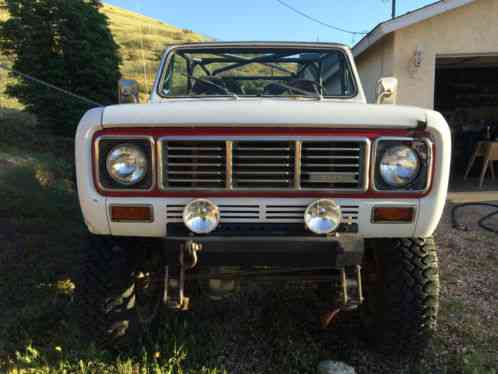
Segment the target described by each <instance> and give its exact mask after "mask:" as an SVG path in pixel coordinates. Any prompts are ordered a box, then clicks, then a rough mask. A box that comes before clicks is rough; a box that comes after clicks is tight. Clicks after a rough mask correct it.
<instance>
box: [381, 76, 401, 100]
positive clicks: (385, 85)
mask: <svg viewBox="0 0 498 374" xmlns="http://www.w3.org/2000/svg"><path fill="white" fill-rule="evenodd" d="M397 95H398V80H397V79H396V78H394V77H386V78H380V79H379V81H378V82H377V104H396V96H397Z"/></svg>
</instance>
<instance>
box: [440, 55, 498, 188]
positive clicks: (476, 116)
mask: <svg viewBox="0 0 498 374" xmlns="http://www.w3.org/2000/svg"><path fill="white" fill-rule="evenodd" d="M434 109H435V110H437V111H440V112H441V113H442V114H443V115H444V117H445V118H446V120H447V121H448V124H449V125H450V128H451V131H452V136H453V157H452V184H453V185H455V184H461V183H463V182H462V180H463V176H464V173H465V170H466V168H467V166H468V164H469V162H470V159H471V157H472V155H473V153H474V151H475V149H476V147H477V145H478V143H479V142H480V141H496V142H497V145H498V55H496V56H489V55H486V56H466V57H440V58H437V59H436V80H435V98H434ZM482 167H483V162H482V158H479V159H477V160H476V162H475V163H474V166H473V167H472V170H471V172H470V174H469V178H472V179H473V181H472V182H476V178H477V179H478V178H479V175H480V173H481V171H482ZM488 173H490V171H488ZM488 175H489V174H488ZM496 175H498V173H496ZM487 178H489V177H487ZM478 182H479V181H478V180H477V183H478ZM467 183H470V182H467ZM485 184H486V185H487V186H490V187H494V189H498V182H490V181H489V179H486V180H485Z"/></svg>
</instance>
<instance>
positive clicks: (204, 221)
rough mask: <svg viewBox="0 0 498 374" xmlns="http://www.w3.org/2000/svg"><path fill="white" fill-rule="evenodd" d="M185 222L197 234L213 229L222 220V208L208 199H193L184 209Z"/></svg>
mask: <svg viewBox="0 0 498 374" xmlns="http://www.w3.org/2000/svg"><path fill="white" fill-rule="evenodd" d="M183 222H184V223H185V226H187V227H188V228H189V230H190V231H192V232H195V233H196V234H207V233H210V232H211V231H213V230H214V229H215V228H216V226H218V223H219V222H220V210H219V208H218V207H217V206H216V205H215V204H213V203H212V202H211V201H209V200H207V199H197V200H193V201H191V202H190V203H188V204H187V205H186V206H185V209H183Z"/></svg>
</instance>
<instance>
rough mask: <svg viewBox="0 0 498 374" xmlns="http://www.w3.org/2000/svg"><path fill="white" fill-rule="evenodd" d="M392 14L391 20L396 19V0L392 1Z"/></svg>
mask: <svg viewBox="0 0 498 374" xmlns="http://www.w3.org/2000/svg"><path fill="white" fill-rule="evenodd" d="M392 5H393V7H392V12H391V18H395V17H396V0H392Z"/></svg>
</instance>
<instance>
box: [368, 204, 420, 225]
mask: <svg viewBox="0 0 498 374" xmlns="http://www.w3.org/2000/svg"><path fill="white" fill-rule="evenodd" d="M414 217H415V208H414V207H374V208H373V212H372V222H374V223H378V222H404V223H407V222H412V221H413V218H414Z"/></svg>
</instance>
